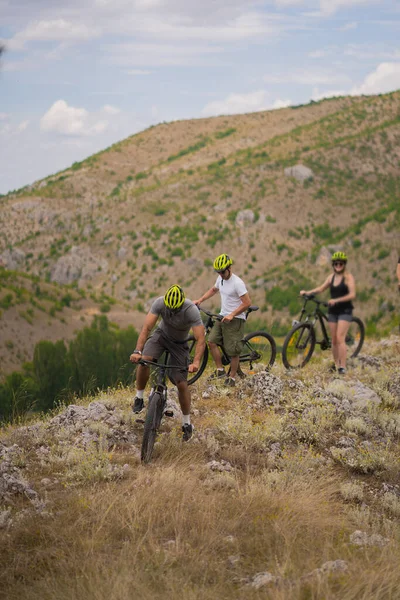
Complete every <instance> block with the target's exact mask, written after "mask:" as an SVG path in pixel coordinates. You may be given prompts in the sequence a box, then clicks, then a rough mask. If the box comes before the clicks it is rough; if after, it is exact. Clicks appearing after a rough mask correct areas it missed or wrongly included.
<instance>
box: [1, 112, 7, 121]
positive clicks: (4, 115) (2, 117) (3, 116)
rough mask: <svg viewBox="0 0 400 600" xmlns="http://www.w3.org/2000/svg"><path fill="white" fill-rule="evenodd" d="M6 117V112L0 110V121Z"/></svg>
mask: <svg viewBox="0 0 400 600" xmlns="http://www.w3.org/2000/svg"><path fill="white" fill-rule="evenodd" d="M6 119H8V114H7V113H5V112H0V121H5V120H6Z"/></svg>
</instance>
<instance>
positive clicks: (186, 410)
mask: <svg viewBox="0 0 400 600" xmlns="http://www.w3.org/2000/svg"><path fill="white" fill-rule="evenodd" d="M176 387H177V388H178V398H179V404H180V405H181V411H182V414H183V415H190V405H191V396H190V390H189V386H188V382H187V381H179V383H177V384H176Z"/></svg>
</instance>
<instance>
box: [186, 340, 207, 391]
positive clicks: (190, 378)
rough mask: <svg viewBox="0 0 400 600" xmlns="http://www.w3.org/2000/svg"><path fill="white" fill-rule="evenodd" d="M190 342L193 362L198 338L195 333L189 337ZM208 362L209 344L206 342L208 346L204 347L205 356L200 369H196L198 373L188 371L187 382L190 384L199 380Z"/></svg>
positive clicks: (190, 357)
mask: <svg viewBox="0 0 400 600" xmlns="http://www.w3.org/2000/svg"><path fill="white" fill-rule="evenodd" d="M188 344H189V364H192V363H193V359H194V355H195V351H196V340H195V338H194V336H193V335H192V336H190V338H189V339H188ZM207 362H208V346H207V344H206V347H205V348H204V354H203V358H202V360H201V363H200V368H199V370H198V371H196V373H188V380H187V382H188V384H189V385H191V384H192V383H194V382H195V381H197V380H198V379H199V377H201V375H202V374H203V373H204V369H205V368H206V366H207Z"/></svg>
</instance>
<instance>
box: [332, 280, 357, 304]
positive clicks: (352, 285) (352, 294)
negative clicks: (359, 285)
mask: <svg viewBox="0 0 400 600" xmlns="http://www.w3.org/2000/svg"><path fill="white" fill-rule="evenodd" d="M346 284H347V287H348V288H349V293H348V294H346V295H345V296H341V297H340V298H335V299H333V298H331V299H330V300H329V301H328V304H329V306H333V305H334V304H338V303H340V302H347V301H348V300H354V298H355V297H356V284H355V281H354V277H353V275H351V273H348V274H347V276H346Z"/></svg>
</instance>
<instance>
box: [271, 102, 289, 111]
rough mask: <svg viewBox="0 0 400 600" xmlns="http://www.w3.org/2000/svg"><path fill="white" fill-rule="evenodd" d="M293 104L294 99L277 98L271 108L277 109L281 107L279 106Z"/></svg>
mask: <svg viewBox="0 0 400 600" xmlns="http://www.w3.org/2000/svg"><path fill="white" fill-rule="evenodd" d="M291 105H292V101H291V100H279V99H278V100H275V102H274V103H273V104H272V106H271V109H273V110H275V109H279V108H287V107H288V106H291Z"/></svg>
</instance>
